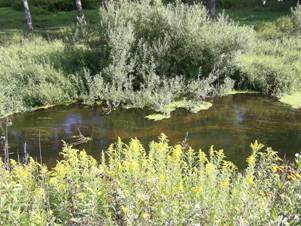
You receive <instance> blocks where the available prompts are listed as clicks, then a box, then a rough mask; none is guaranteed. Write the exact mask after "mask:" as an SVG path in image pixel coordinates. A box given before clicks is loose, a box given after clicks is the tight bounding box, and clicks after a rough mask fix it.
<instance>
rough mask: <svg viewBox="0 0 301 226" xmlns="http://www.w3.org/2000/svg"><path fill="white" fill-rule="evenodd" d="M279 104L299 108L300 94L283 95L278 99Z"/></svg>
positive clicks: (300, 102) (300, 103) (300, 106)
mask: <svg viewBox="0 0 301 226" xmlns="http://www.w3.org/2000/svg"><path fill="white" fill-rule="evenodd" d="M279 101H280V102H282V103H284V104H288V105H290V106H291V107H292V108H294V109H298V108H301V92H295V93H293V94H290V95H284V96H282V97H281V98H280V99H279Z"/></svg>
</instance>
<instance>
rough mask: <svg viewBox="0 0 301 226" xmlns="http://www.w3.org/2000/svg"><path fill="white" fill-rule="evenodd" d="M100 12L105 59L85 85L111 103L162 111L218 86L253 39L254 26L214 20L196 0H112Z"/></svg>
mask: <svg viewBox="0 0 301 226" xmlns="http://www.w3.org/2000/svg"><path fill="white" fill-rule="evenodd" d="M100 17H101V20H100V26H99V36H100V39H101V44H100V46H99V47H100V48H101V49H102V52H101V53H102V54H103V55H100V56H99V59H107V60H106V61H105V62H106V64H104V65H103V68H101V70H100V73H99V74H98V75H97V76H95V77H94V78H93V79H92V80H91V81H90V84H91V86H90V85H88V86H87V87H91V88H90V90H89V95H88V96H87V97H88V100H87V101H90V102H97V101H99V100H100V101H101V100H104V99H105V100H111V104H112V105H113V106H116V105H119V104H126V105H127V106H136V107H137V106H140V107H142V106H148V107H151V108H153V109H155V110H157V111H160V112H164V108H165V107H166V105H168V104H170V103H171V102H173V101H177V100H179V99H183V98H195V99H203V98H204V97H207V96H208V95H212V94H213V93H216V92H219V89H220V88H221V87H225V79H226V78H227V81H229V78H228V77H227V75H226V71H227V65H228V62H229V61H230V60H231V59H232V58H233V57H234V56H235V55H236V54H237V52H247V51H249V49H251V48H252V46H253V41H254V34H253V32H252V30H251V29H249V28H247V27H239V26H238V25H236V24H235V23H233V22H230V21H228V20H227V19H226V18H225V17H224V16H220V17H218V18H217V19H216V20H214V21H212V20H210V19H209V18H208V16H207V13H206V10H205V9H204V8H203V6H201V5H197V4H195V5H186V4H182V3H177V4H173V5H171V4H167V5H164V4H162V3H161V2H160V1H158V2H155V3H152V4H150V2H148V1H142V2H129V1H124V2H122V7H120V3H117V2H110V3H109V4H108V6H107V10H104V9H102V10H101V12H100ZM88 80H89V79H88ZM193 82H196V83H197V84H198V85H199V87H198V88H196V86H194V85H193ZM227 84H232V83H227ZM231 88H232V87H231ZM107 96H108V97H109V98H106V97H107Z"/></svg>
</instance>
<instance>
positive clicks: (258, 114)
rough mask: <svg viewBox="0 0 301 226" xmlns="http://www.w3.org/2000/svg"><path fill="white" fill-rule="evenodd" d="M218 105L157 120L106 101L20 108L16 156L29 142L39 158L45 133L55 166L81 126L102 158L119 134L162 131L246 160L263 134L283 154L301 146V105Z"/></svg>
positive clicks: (46, 154) (12, 130) (143, 136)
mask: <svg viewBox="0 0 301 226" xmlns="http://www.w3.org/2000/svg"><path fill="white" fill-rule="evenodd" d="M212 103H213V107H212V108H210V109H209V110H207V111H202V112H200V113H197V114H192V113H188V112H186V111H183V110H178V111H176V112H174V113H173V114H172V117H171V118H170V119H165V120H163V121H158V122H153V121H149V120H147V119H145V116H146V115H147V114H148V113H149V112H147V111H145V110H137V109H130V110H125V109H124V110H116V111H113V112H111V113H110V114H105V113H104V111H103V109H102V108H101V107H87V106H83V105H80V104H75V105H71V106H59V107H54V108H50V109H47V110H39V111H35V112H30V113H24V114H18V115H15V116H13V117H12V121H13V126H12V127H9V146H10V152H12V153H13V154H12V156H11V157H12V158H17V153H20V154H19V156H21V157H22V153H23V146H24V143H25V142H26V144H27V149H28V151H29V152H30V155H31V156H32V157H33V158H37V157H38V156H39V134H40V142H41V149H42V157H43V163H46V164H47V165H48V166H49V167H52V166H54V165H55V164H56V161H57V160H58V159H60V157H59V152H60V151H61V148H62V140H65V141H69V140H70V139H71V137H72V136H74V135H78V133H79V132H78V129H79V130H80V131H81V133H82V134H83V135H85V136H88V137H92V138H93V140H92V141H90V142H88V143H86V144H82V145H80V146H78V147H77V148H79V149H82V148H84V149H85V150H86V151H87V152H88V153H89V154H91V155H92V156H94V157H95V158H97V159H99V158H100V156H101V152H102V150H105V149H106V148H107V147H108V145H109V144H111V143H113V142H115V141H116V140H117V138H118V137H121V138H122V139H123V140H124V141H128V140H129V139H130V138H134V137H137V138H139V139H140V140H141V141H142V142H143V144H145V145H147V144H148V142H150V141H151V140H154V139H156V138H157V137H158V136H159V135H160V133H165V134H166V135H167V136H168V138H169V140H170V142H171V144H176V143H178V142H181V141H183V140H184V139H185V137H186V135H188V136H187V143H188V144H189V145H190V146H192V147H193V148H195V149H198V148H202V149H203V150H208V148H209V147H210V146H211V145H215V147H216V148H223V149H224V151H225V154H226V156H227V158H228V159H229V160H231V161H233V162H234V163H235V164H236V165H238V166H239V167H244V166H245V159H246V158H247V157H248V155H249V154H250V148H249V146H250V143H251V142H253V141H254V140H256V139H257V140H258V141H260V142H262V143H264V144H266V145H268V146H271V147H273V149H274V150H276V151H279V153H280V155H281V156H282V157H285V158H287V159H290V158H292V157H293V156H294V154H295V153H296V152H299V151H300V150H301V110H293V109H291V108H290V107H289V106H286V105H284V104H281V103H279V102H278V101H276V100H274V99H271V98H267V97H262V96H260V95H254V94H252V95H251V94H240V95H232V96H226V97H220V98H215V99H213V100H212Z"/></svg>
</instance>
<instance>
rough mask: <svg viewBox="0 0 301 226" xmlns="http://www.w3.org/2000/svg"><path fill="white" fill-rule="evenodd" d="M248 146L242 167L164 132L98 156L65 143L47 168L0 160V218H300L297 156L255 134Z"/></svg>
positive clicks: (89, 221) (157, 221)
mask: <svg viewBox="0 0 301 226" xmlns="http://www.w3.org/2000/svg"><path fill="white" fill-rule="evenodd" d="M251 149H252V153H251V155H250V156H249V157H248V159H247V164H248V166H247V168H246V169H245V170H243V171H239V170H237V168H236V166H235V165H234V164H232V163H231V162H228V161H227V160H226V157H225V154H224V152H223V150H215V149H214V148H213V147H211V148H210V150H209V152H204V151H202V150H199V151H194V150H192V149H191V148H189V147H187V146H185V147H184V146H181V145H179V144H178V145H175V146H171V145H170V144H169V142H168V139H167V137H166V136H165V135H163V134H162V135H161V136H160V137H159V141H156V142H155V141H154V142H151V143H150V145H149V149H147V150H146V149H144V147H143V146H142V144H141V143H140V142H139V141H138V140H137V139H133V140H132V141H131V142H130V143H129V144H125V143H123V142H122V141H121V140H118V142H117V143H115V144H112V145H111V146H110V148H109V149H108V151H107V152H106V153H103V155H102V159H101V160H100V162H97V161H96V160H95V159H93V158H92V157H91V156H89V155H88V154H87V153H86V152H85V151H78V150H75V149H72V148H70V147H65V148H64V150H63V152H62V156H63V160H61V161H59V162H58V163H57V165H56V167H54V168H53V169H51V170H48V169H47V168H46V167H45V166H41V165H39V164H38V163H36V162H35V161H34V160H33V159H31V160H30V161H29V163H28V165H22V164H18V163H16V162H15V161H13V160H11V170H10V171H8V170H5V169H4V167H3V164H2V162H1V163H0V200H1V201H0V224H1V225H28V224H34V225H55V224H63V225H99V224H101V225H165V224H172V225H184V224H185V225H192V224H208V225H225V224H227V225H235V224H241V225H268V224H271V225H274V224H275V225H279V224H296V225H297V224H300V220H301V219H300V216H301V209H300V201H301V199H300V198H301V193H300V191H301V189H300V178H301V177H300V173H301V169H300V164H298V165H296V166H294V165H293V164H290V165H285V164H284V163H283V162H282V161H281V159H280V158H279V157H278V156H277V153H276V152H274V151H272V149H271V148H264V145H262V144H260V143H258V142H254V143H253V144H251ZM298 162H299V163H300V158H299V157H298V156H297V159H296V163H298Z"/></svg>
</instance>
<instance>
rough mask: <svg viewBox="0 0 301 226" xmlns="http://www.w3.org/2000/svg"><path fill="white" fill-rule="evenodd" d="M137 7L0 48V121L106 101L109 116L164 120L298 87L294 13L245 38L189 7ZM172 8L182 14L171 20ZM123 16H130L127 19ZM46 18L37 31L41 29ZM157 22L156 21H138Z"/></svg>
mask: <svg viewBox="0 0 301 226" xmlns="http://www.w3.org/2000/svg"><path fill="white" fill-rule="evenodd" d="M143 4H145V3H126V4H125V6H126V7H122V8H120V9H118V10H117V11H116V10H115V8H114V7H115V6H114V3H112V4H111V5H109V7H108V10H107V11H105V10H102V11H101V12H100V14H99V15H101V16H100V17H99V18H98V19H97V20H95V18H94V19H91V21H94V22H91V23H89V25H88V26H87V27H85V28H84V29H83V28H80V27H76V26H74V29H73V32H72V31H70V30H69V31H66V32H65V33H64V34H61V36H55V35H54V36H53V37H52V38H49V36H48V40H45V39H44V38H42V37H41V35H40V34H35V35H33V36H30V37H27V38H24V37H22V36H15V37H14V38H12V39H11V38H9V39H8V40H7V41H4V42H5V44H3V45H2V46H1V47H0V55H1V60H0V62H1V65H0V69H1V70H0V78H1V81H2V82H1V84H0V88H1V89H0V94H1V95H0V105H1V106H0V115H1V116H5V115H7V114H11V113H14V112H24V111H28V110H31V109H36V108H40V107H43V106H53V105H58V104H63V103H66V102H74V101H78V100H81V101H84V102H85V103H87V104H91V105H94V104H100V103H106V104H107V106H108V108H111V109H115V108H117V107H126V108H143V107H148V108H151V109H153V110H154V112H157V113H159V114H163V115H164V116H168V114H169V112H168V111H169V107H168V106H171V105H173V104H174V103H184V102H185V103H200V102H201V101H205V100H206V98H208V97H212V96H219V95H223V94H225V93H227V92H230V91H231V90H233V89H240V90H254V91H258V92H260V93H262V94H264V95H269V96H274V97H275V96H276V97H282V96H285V95H290V94H293V93H295V92H298V91H299V90H300V89H301V87H300V86H301V76H300V74H301V66H300V64H299V62H300V54H299V52H300V49H301V41H300V40H299V39H298V32H299V30H298V21H299V19H300V18H299V17H298V15H299V14H298V12H299V11H298V10H300V9H297V10H295V11H293V13H292V15H291V16H290V17H281V18H279V19H276V21H274V22H263V23H261V24H260V26H259V25H258V26H256V27H255V29H256V32H255V30H254V29H253V28H252V27H248V26H240V25H237V24H235V23H233V22H231V21H229V20H228V19H226V18H224V17H223V16H221V17H220V18H219V19H217V20H213V21H212V20H210V19H208V17H207V15H206V12H205V10H204V9H203V8H202V7H201V6H198V5H195V6H189V5H185V4H179V5H176V6H168V7H167V6H165V5H162V4H158V5H155V6H152V7H150V9H148V6H146V5H143ZM145 9H148V11H147V10H145ZM159 9H160V10H161V11H160V14H158V15H157V14H156V13H155V12H156V11H157V10H159ZM180 9H181V10H182V11H181V12H182V14H177V13H176V12H177V10H180ZM5 10H6V8H4V11H5ZM129 11H135V12H136V14H137V15H136V16H135V17H131V16H130V15H131V14H130V13H129ZM116 12H118V13H119V14H116ZM0 13H1V10H0ZM10 13H13V12H10ZM72 13H74V12H69V13H67V14H66V18H63V17H62V18H61V19H58V23H57V24H58V25H59V27H60V24H61V25H62V26H65V25H66V24H68V23H69V22H70V23H72V20H70V21H69V19H67V17H68V18H71V15H72ZM87 14H88V17H90V16H92V15H94V14H95V11H91V12H87ZM50 15H52V14H51V13H49V15H45V18H46V19H47V21H48V22H47V23H45V24H44V25H41V26H50V27H51V23H53V22H54V21H52V20H53V19H51V16H50ZM89 15H90V16H89ZM196 15H200V16H199V17H197V18H196V17H195V16H196ZM48 16H49V18H48ZM52 16H53V15H52ZM19 17H20V15H19ZM19 17H18V18H19ZM41 17H42V16H41ZM55 17H56V16H55ZM57 17H60V16H59V15H57ZM188 17H189V18H190V19H187V18H188ZM20 18H21V17H20ZM20 18H19V19H20ZM138 18H140V19H138ZM160 18H161V19H162V18H165V19H166V20H163V19H162V24H148V22H147V21H157V20H161V19H160ZM271 18H273V17H271ZM43 20H44V19H43ZM43 20H42V21H43ZM67 20H68V21H69V22H67ZM116 20H118V21H119V22H120V23H119V24H115V23H114V21H116ZM271 20H272V19H271ZM3 21H5V18H4V19H3ZM16 21H18V20H16ZM51 21H52V22H51ZM60 21H64V22H60ZM96 21H100V23H97V22H96ZM175 21H182V22H183V21H184V22H183V23H180V22H179V23H178V24H177V23H175ZM19 22H20V21H19ZM19 22H18V23H19ZM1 23H3V22H1ZM256 23H257V22H256ZM179 24H180V25H179ZM192 24H193V26H192ZM7 26H8V25H7ZM9 26H10V25H9ZM16 26H17V27H18V26H21V24H20V23H19V25H16ZM124 27H127V29H124ZM3 29H6V28H5V26H4V28H3ZM7 29H9V28H8V27H7ZM158 29H159V30H160V31H161V33H160V32H159V33H158V32H157V31H158ZM71 30H72V29H71ZM99 31H101V32H99ZM37 33H39V31H38V32H37ZM204 34H206V35H204ZM225 34H227V35H225ZM162 35H163V36H162ZM55 37H56V38H55ZM62 37H64V38H62ZM163 37H164V38H163ZM212 37H215V38H214V39H213V38H212ZM162 38H163V40H164V41H162ZM171 40H173V41H171ZM212 40H214V41H212ZM187 108H191V106H188V107H187Z"/></svg>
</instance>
